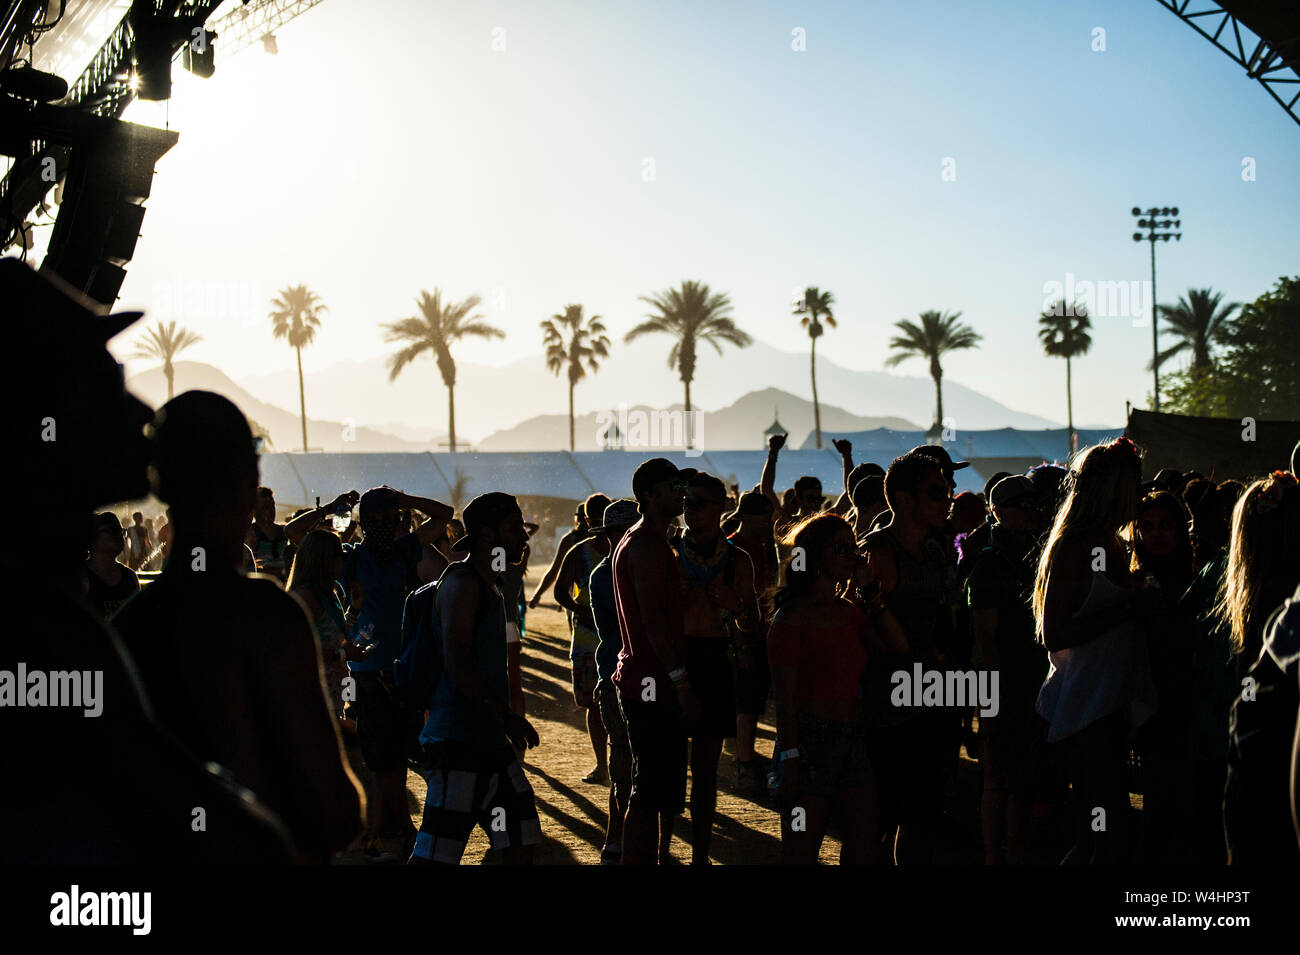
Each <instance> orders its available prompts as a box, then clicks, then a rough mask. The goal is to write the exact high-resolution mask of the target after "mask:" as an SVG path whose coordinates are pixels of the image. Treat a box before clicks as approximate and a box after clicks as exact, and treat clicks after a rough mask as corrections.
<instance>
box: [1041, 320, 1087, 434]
mask: <svg viewBox="0 0 1300 955" xmlns="http://www.w3.org/2000/svg"><path fill="white" fill-rule="evenodd" d="M1091 328H1092V322H1091V321H1090V320H1089V319H1088V310H1087V309H1086V308H1084V306H1082V305H1074V306H1067V305H1066V304H1065V301H1064V300H1062V301H1059V302H1057V303H1056V304H1055V305H1053V306H1052V307H1051V308H1050V309H1048V310H1047V311H1045V312H1043V314H1042V315H1040V316H1038V340H1039V341H1040V342H1041V343H1042V345H1043V351H1044V352H1046V353H1047V354H1048V355H1050V356H1052V357H1053V358H1064V359H1065V414H1066V419H1067V421H1068V423H1069V428H1070V451H1071V453H1073V451H1074V379H1073V376H1072V375H1071V371H1070V360H1071V359H1072V358H1074V357H1075V356H1076V355H1083V354H1086V353H1087V351H1088V349H1089V348H1091V347H1092V336H1091V335H1090V334H1088V332H1089V330H1090V329H1091Z"/></svg>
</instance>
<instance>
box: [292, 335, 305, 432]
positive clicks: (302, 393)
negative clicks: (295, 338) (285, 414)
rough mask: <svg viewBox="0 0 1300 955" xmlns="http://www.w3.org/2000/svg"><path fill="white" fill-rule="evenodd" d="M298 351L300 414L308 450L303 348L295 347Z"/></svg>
mask: <svg viewBox="0 0 1300 955" xmlns="http://www.w3.org/2000/svg"><path fill="white" fill-rule="evenodd" d="M294 351H296V352H297V353H298V414H299V415H301V416H302V450H303V453H304V454H305V453H306V451H307V394H306V392H305V391H304V389H303V385H302V348H295V349H294Z"/></svg>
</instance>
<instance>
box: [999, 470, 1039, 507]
mask: <svg viewBox="0 0 1300 955" xmlns="http://www.w3.org/2000/svg"><path fill="white" fill-rule="evenodd" d="M1034 496H1035V491H1034V482H1033V481H1031V480H1029V478H1027V477H1025V476H1024V475H1022V474H1011V475H1008V476H1007V477H1004V478H1003V479H1002V480H1001V481H999V482H998V483H997V484H995V485H993V489H992V490H991V491H990V492H989V503H990V504H992V505H993V506H994V507H1008V506H1010V505H1013V504H1018V503H1021V502H1027V501H1030V500H1033V498H1034Z"/></svg>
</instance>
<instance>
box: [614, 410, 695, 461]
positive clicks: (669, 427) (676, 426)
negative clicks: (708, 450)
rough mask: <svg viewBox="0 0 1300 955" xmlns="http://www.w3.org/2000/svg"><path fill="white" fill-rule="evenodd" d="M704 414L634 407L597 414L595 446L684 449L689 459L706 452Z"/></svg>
mask: <svg viewBox="0 0 1300 955" xmlns="http://www.w3.org/2000/svg"><path fill="white" fill-rule="evenodd" d="M703 439H704V412H702V411H690V412H687V411H685V410H683V409H681V408H674V409H672V410H661V409H656V408H632V409H630V410H629V409H628V406H627V405H626V404H621V405H619V406H618V411H617V412H614V411H600V412H597V414H596V444H597V445H599V446H600V447H602V448H683V449H685V451H686V456H687V457H688V458H697V457H699V456H700V455H701V454H703V453H704V452H703V451H701V450H700V443H701V442H702V441H703Z"/></svg>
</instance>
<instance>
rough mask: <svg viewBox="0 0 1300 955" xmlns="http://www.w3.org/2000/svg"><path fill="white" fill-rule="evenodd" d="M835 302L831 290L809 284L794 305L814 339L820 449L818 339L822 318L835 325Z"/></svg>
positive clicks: (814, 391) (815, 422)
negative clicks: (800, 299) (833, 310)
mask: <svg viewBox="0 0 1300 955" xmlns="http://www.w3.org/2000/svg"><path fill="white" fill-rule="evenodd" d="M834 304H835V296H834V295H832V294H831V293H830V292H823V291H821V290H820V289H818V288H817V287H816V286H809V287H808V288H806V289H804V290H803V300H802V301H800V302H799V303H798V304H796V305H795V307H794V314H795V315H798V316H802V317H801V319H800V321H799V324H800V325H802V326H803V327H804V328H806V329H808V338H809V339H811V341H812V359H811V362H812V396H813V425H814V428H815V430H816V434H817V447H818V448H819V449H820V448H821V446H822V408H821V404H820V403H819V402H818V401H817V339H819V338H821V336H822V332H823V331H824V329H823V328H822V324H821V319H823V318H824V319H825V320H826V324H827V325H829V326H830V327H831V328H834V327H835V315H834V313H832V312H831V306H832V305H834Z"/></svg>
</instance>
